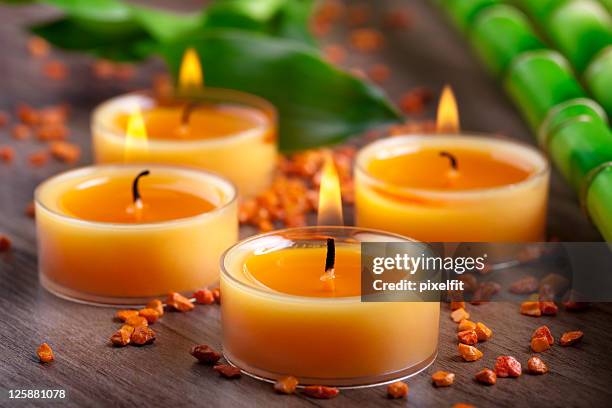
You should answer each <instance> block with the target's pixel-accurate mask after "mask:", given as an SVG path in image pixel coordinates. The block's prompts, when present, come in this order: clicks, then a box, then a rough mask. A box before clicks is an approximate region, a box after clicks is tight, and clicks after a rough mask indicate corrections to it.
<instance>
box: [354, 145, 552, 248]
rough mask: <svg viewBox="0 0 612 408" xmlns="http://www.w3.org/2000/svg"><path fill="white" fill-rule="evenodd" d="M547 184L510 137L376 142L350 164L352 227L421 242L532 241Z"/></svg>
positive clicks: (542, 163)
mask: <svg viewBox="0 0 612 408" xmlns="http://www.w3.org/2000/svg"><path fill="white" fill-rule="evenodd" d="M453 159H454V162H455V164H456V165H455V166H453ZM548 179H549V167H548V162H547V161H546V158H545V157H544V156H543V155H542V154H541V153H540V152H539V151H538V150H537V149H535V148H533V147H530V146H526V145H523V144H521V143H516V142H513V141H510V140H505V139H501V138H493V137H483V136H474V135H463V134H462V135H427V136H423V135H406V136H396V137H392V138H388V139H382V140H379V141H376V142H374V143H372V144H370V145H368V146H366V147H365V148H363V149H362V150H361V151H360V152H359V154H358V156H357V159H356V170H355V224H356V225H358V226H360V227H367V228H376V229H381V230H385V231H391V232H395V233H398V234H401V235H404V236H408V237H412V238H414V239H417V240H419V241H426V242H531V241H539V240H542V239H543V238H544V232H545V227H546V207H547V200H548Z"/></svg>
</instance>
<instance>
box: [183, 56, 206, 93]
mask: <svg viewBox="0 0 612 408" xmlns="http://www.w3.org/2000/svg"><path fill="white" fill-rule="evenodd" d="M203 76H204V75H203V73H202V66H201V65H200V57H199V56H198V53H197V52H196V50H195V49H193V48H188V49H187V50H186V51H185V54H183V60H182V62H181V69H180V71H179V89H180V91H181V92H188V91H190V90H193V89H200V88H202V87H203V86H204V78H203Z"/></svg>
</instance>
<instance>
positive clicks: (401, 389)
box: [387, 381, 410, 399]
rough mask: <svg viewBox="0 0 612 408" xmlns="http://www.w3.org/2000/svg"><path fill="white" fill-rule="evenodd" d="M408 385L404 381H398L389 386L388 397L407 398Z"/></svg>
mask: <svg viewBox="0 0 612 408" xmlns="http://www.w3.org/2000/svg"><path fill="white" fill-rule="evenodd" d="M409 390H410V389H409V387H408V384H406V383H405V382H402V381H397V382H394V383H391V384H389V385H387V396H388V397H389V398H395V399H397V398H406V397H407V396H408V391H409Z"/></svg>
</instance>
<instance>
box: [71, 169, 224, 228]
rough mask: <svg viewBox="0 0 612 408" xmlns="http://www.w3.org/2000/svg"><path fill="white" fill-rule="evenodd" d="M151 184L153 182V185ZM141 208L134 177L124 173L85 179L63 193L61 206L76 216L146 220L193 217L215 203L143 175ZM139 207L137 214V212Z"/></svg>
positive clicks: (208, 209)
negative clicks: (136, 201)
mask: <svg viewBox="0 0 612 408" xmlns="http://www.w3.org/2000/svg"><path fill="white" fill-rule="evenodd" d="M150 184H152V185H150ZM139 185H140V188H139V190H140V194H141V197H142V199H141V202H142V208H141V209H139V210H135V209H134V204H133V202H132V201H133V200H132V179H130V178H128V177H125V176H122V177H115V178H99V179H95V178H94V179H90V180H87V181H84V182H83V183H81V184H80V185H75V187H74V188H73V189H71V190H69V191H67V192H66V193H65V194H64V195H63V196H62V197H60V203H59V206H60V208H62V209H63V210H64V211H65V212H66V213H67V214H70V215H72V216H74V217H76V218H79V219H83V220H87V221H97V222H114V223H121V224H134V223H147V222H160V221H169V220H176V219H179V218H186V217H193V216H195V215H198V214H203V213H206V212H208V211H211V210H212V209H214V208H215V206H214V205H213V204H212V203H211V202H210V201H208V200H206V199H205V198H204V197H199V196H197V195H195V194H191V193H189V192H187V191H181V190H180V189H175V188H172V186H171V185H170V186H164V185H159V184H157V185H156V184H155V182H154V181H153V182H150V181H149V180H147V179H143V180H141V181H140V183H139ZM135 211H138V212H139V214H138V216H135V215H134V212H135Z"/></svg>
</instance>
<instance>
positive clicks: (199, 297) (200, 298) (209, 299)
mask: <svg viewBox="0 0 612 408" xmlns="http://www.w3.org/2000/svg"><path fill="white" fill-rule="evenodd" d="M193 297H194V298H195V301H196V303H198V304H200V305H212V304H213V303H215V297H214V296H213V293H212V291H210V290H208V289H200V290H198V291H196V292H195V293H194V294H193Z"/></svg>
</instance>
